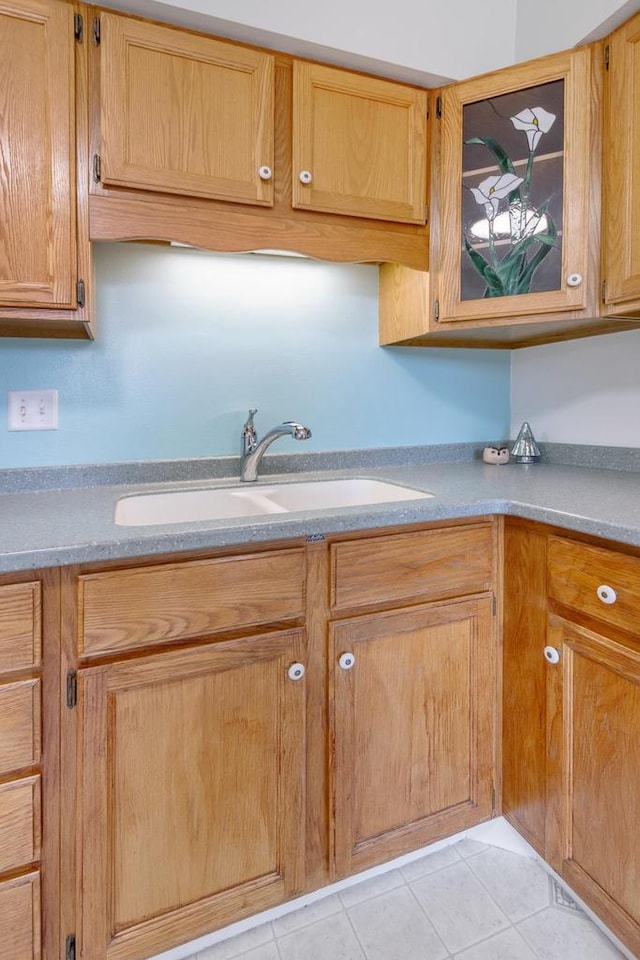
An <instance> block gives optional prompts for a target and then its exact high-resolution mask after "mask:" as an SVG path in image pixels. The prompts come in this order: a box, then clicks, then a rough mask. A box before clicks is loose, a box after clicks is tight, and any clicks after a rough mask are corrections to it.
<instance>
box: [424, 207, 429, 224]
mask: <svg viewBox="0 0 640 960" xmlns="http://www.w3.org/2000/svg"><path fill="white" fill-rule="evenodd" d="M424 222H425V223H429V204H428V203H425V205H424Z"/></svg>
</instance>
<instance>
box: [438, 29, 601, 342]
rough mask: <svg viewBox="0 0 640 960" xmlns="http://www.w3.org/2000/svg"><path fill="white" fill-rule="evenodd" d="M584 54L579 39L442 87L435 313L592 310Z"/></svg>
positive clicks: (588, 73) (592, 93)
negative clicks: (573, 46)
mask: <svg viewBox="0 0 640 960" xmlns="http://www.w3.org/2000/svg"><path fill="white" fill-rule="evenodd" d="M593 59H594V49H593V48H592V47H583V48H580V49H578V50H575V51H567V52H565V53H560V54H555V55H553V56H550V57H545V58H543V59H541V60H536V61H532V62H530V63H525V64H521V65H519V66H516V67H513V68H508V69H506V70H500V71H497V72H495V73H491V74H487V75H486V76H482V77H476V78H474V79H472V80H468V81H466V82H464V83H457V84H454V85H452V86H450V87H446V88H445V89H444V90H443V91H442V101H441V103H442V110H441V113H442V115H441V119H440V120H439V121H437V124H436V125H437V126H438V125H439V127H440V129H439V134H438V136H439V154H440V155H439V161H438V174H437V184H436V193H437V208H438V218H439V237H438V242H437V249H436V250H435V251H434V254H433V259H432V262H433V260H434V259H435V260H436V261H437V267H436V273H437V297H438V300H439V316H438V318H437V319H438V320H439V322H440V323H443V322H449V321H456V322H460V321H473V320H482V321H483V322H485V323H486V322H487V321H488V320H493V319H494V318H498V319H502V318H513V317H523V316H531V315H539V314H542V315H552V314H559V313H563V312H564V311H572V312H573V313H574V314H575V315H576V316H579V315H580V311H586V310H591V311H592V312H591V313H590V314H589V315H590V316H595V315H596V313H597V311H595V312H594V305H597V300H594V297H595V293H596V287H597V281H598V277H597V257H596V258H595V262H594V258H593V245H594V242H595V246H596V248H597V233H595V231H594V225H595V227H596V228H597V219H596V217H597V199H598V189H597V188H598V183H599V168H598V156H599V149H598V142H599V96H598V83H597V79H596V78H597V74H598V71H596V70H595V69H594V68H593V67H592V60H593ZM594 198H595V200H594ZM590 244H591V246H590ZM594 267H595V268H594Z"/></svg>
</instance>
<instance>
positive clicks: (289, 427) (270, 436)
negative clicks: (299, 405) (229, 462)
mask: <svg viewBox="0 0 640 960" xmlns="http://www.w3.org/2000/svg"><path fill="white" fill-rule="evenodd" d="M254 413H257V411H256V410H250V411H249V418H248V420H247V422H246V423H245V425H244V427H243V429H242V458H241V461H240V479H241V480H242V481H243V482H245V483H247V482H249V483H250V482H252V481H254V480H257V479H258V467H259V466H260V461H261V460H262V458H263V456H264V455H265V453H266V451H267V449H268V448H269V447H270V446H271V444H272V443H273V442H274V440H277V439H278V438H279V437H287V436H288V437H293V439H294V440H308V439H309V437H310V436H311V430H309V428H308V427H305V426H304V425H303V424H301V423H297V422H296V421H295V420H285V421H284V423H281V424H279V425H278V426H277V427H273V428H272V429H271V430H269V431H268V432H267V433H265V435H264V437H263V438H262V440H258V439H257V434H256V431H255V428H254V426H253V415H254Z"/></svg>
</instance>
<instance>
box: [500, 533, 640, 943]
mask: <svg viewBox="0 0 640 960" xmlns="http://www.w3.org/2000/svg"><path fill="white" fill-rule="evenodd" d="M504 563H505V582H504V636H503V690H504V694H503V731H502V756H503V771H502V785H503V812H504V814H505V816H506V817H507V819H508V820H509V821H510V822H511V823H512V824H513V826H514V827H515V828H516V830H518V831H519V832H520V833H521V834H522V835H523V836H524V838H525V839H526V840H528V841H529V843H531V844H532V845H533V846H534V847H535V848H536V849H537V850H538V852H539V853H540V854H541V855H542V856H543V857H544V858H545V859H546V860H547V861H548V862H549V863H550V864H551V866H552V867H553V868H554V869H555V870H556V871H557V872H558V873H559V874H560V875H561V876H562V877H564V878H565V879H566V881H567V883H569V885H570V886H571V887H572V889H573V890H575V891H576V893H577V894H578V895H579V896H580V897H582V899H583V900H584V901H585V903H587V904H588V905H589V906H590V907H591V908H592V909H593V910H594V911H595V912H596V913H597V914H598V916H599V917H601V919H602V920H603V921H604V922H605V923H606V924H607V925H608V926H609V927H610V929H611V930H612V931H613V932H614V933H615V934H616V935H617V936H618V937H620V939H621V940H622V941H623V942H624V943H625V944H626V945H627V946H628V947H629V948H630V949H631V951H632V952H633V953H634V955H638V956H640V849H639V848H638V844H637V843H636V840H635V838H636V834H637V824H638V823H640V749H639V747H638V731H639V730H640V638H639V635H638V632H637V626H636V624H637V616H638V613H637V611H638V610H639V609H640V602H639V601H638V598H637V596H636V595H637V593H638V586H637V584H638V572H639V571H640V559H639V553H638V551H637V550H634V549H633V548H626V549H625V548H620V549H612V548H611V546H610V545H607V544H605V543H603V542H602V541H600V542H597V541H595V542H594V541H593V540H591V539H587V538H585V537H582V538H581V537H575V538H573V537H571V536H569V535H567V534H566V531H560V530H557V529H555V528H551V527H544V526H541V525H538V524H534V523H530V522H528V521H520V520H515V519H513V520H512V519H507V521H506V524H505V544H504ZM603 585H604V587H605V591H606V592H605V594H604V596H605V597H607V598H609V599H610V598H611V596H612V593H611V591H613V593H614V594H615V599H614V601H613V603H611V602H605V601H603V600H601V599H598V596H599V593H601V592H602V589H603ZM554 661H555V662H554Z"/></svg>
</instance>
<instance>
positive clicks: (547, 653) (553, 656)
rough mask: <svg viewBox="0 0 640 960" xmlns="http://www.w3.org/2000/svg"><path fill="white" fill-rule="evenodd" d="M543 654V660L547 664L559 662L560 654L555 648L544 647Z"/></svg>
mask: <svg viewBox="0 0 640 960" xmlns="http://www.w3.org/2000/svg"><path fill="white" fill-rule="evenodd" d="M543 652H544V658H545V660H547V661H548V662H549V663H559V662H560V653H559V652H558V650H556V648H555V647H545V648H544V651H543Z"/></svg>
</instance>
